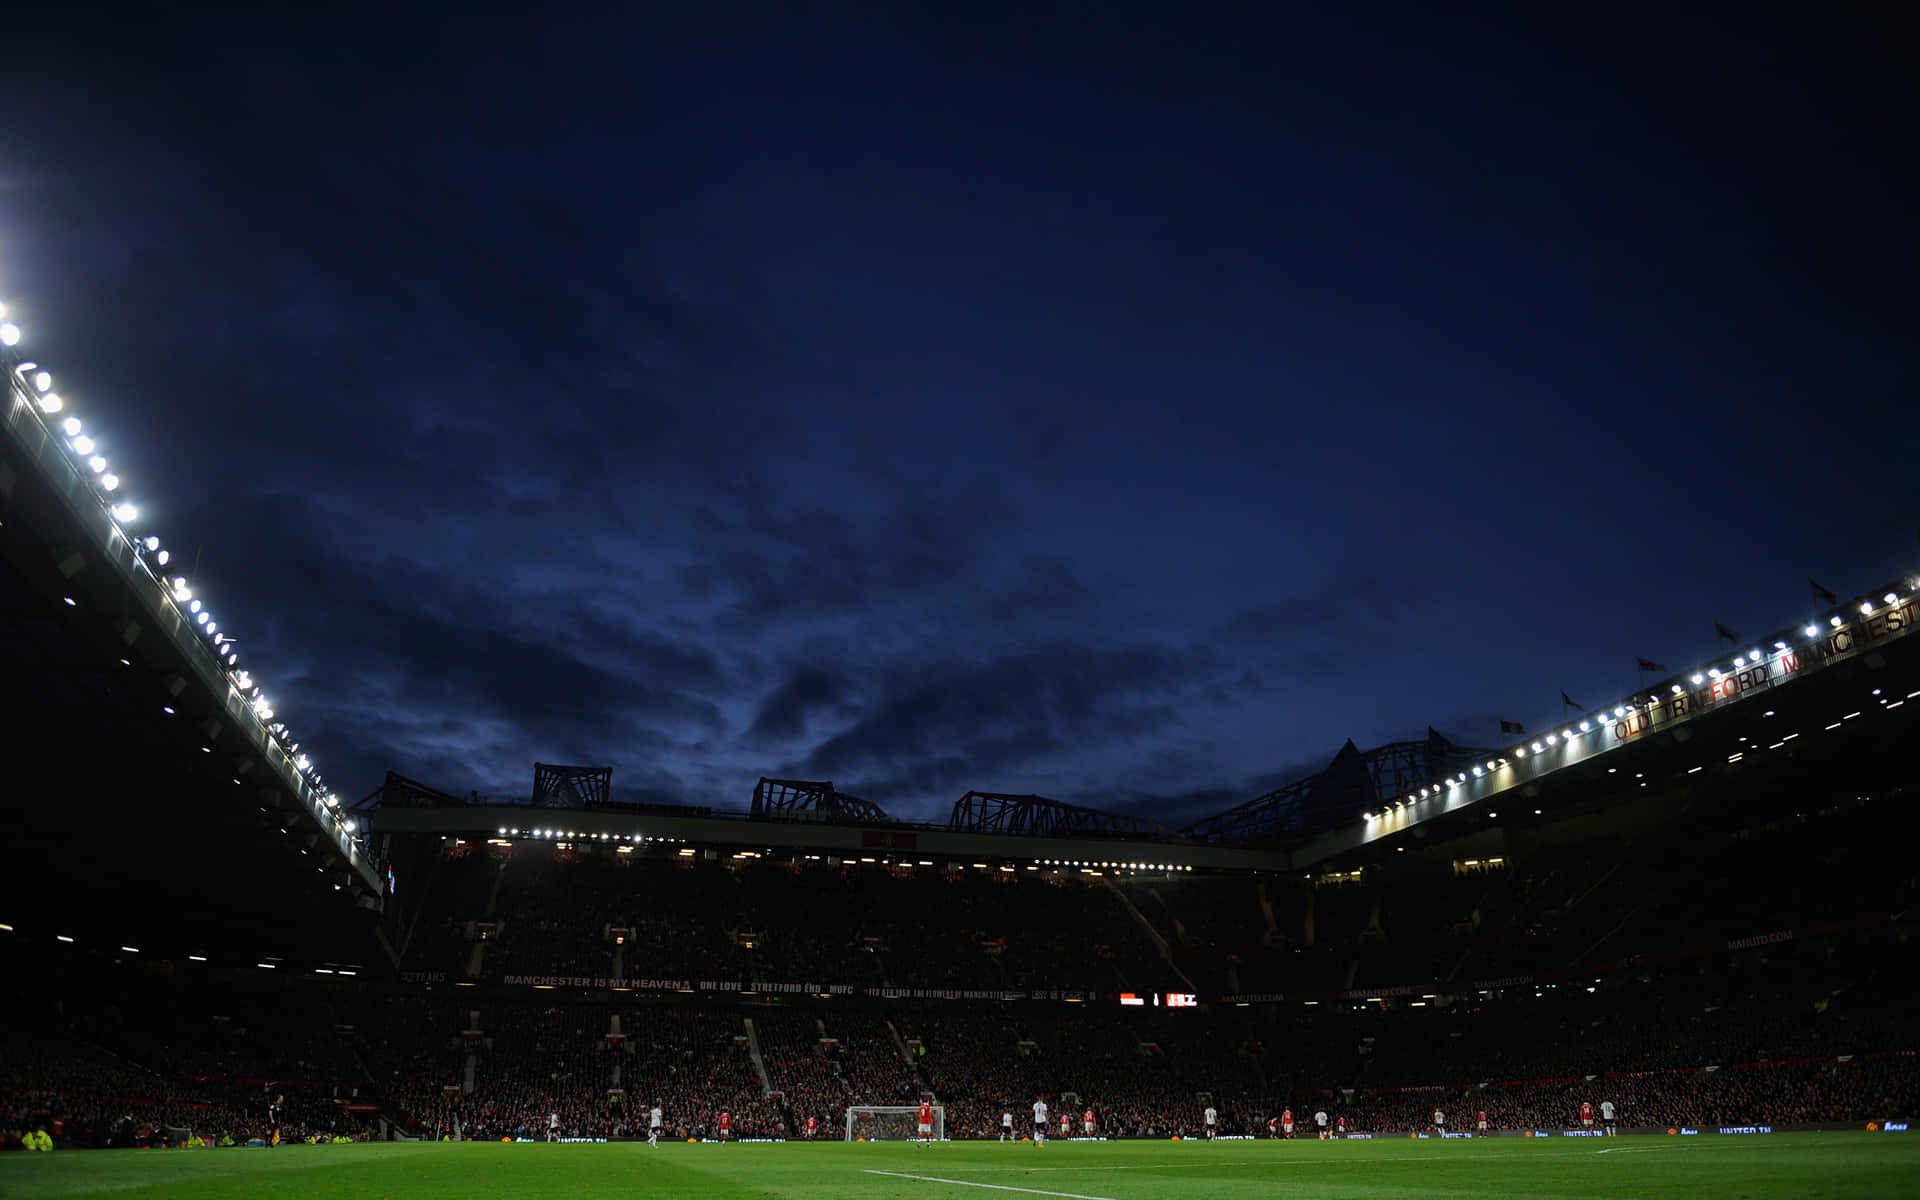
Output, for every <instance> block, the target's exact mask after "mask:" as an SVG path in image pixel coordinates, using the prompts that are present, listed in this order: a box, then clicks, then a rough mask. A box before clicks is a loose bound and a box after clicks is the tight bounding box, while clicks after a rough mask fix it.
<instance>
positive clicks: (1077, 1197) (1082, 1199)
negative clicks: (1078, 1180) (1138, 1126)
mask: <svg viewBox="0 0 1920 1200" xmlns="http://www.w3.org/2000/svg"><path fill="white" fill-rule="evenodd" d="M867 1174H869V1175H891V1176H893V1177H894V1178H895V1179H918V1180H920V1181H921V1182H922V1183H951V1184H953V1185H954V1186H955V1187H976V1188H987V1189H989V1190H990V1191H995V1192H1025V1193H1027V1194H1028V1195H1030V1196H1065V1197H1067V1198H1068V1200H1111V1197H1107V1196H1087V1195H1082V1194H1081V1193H1079V1192H1048V1191H1043V1190H1041V1189H1040V1188H1023V1187H1014V1186H1012V1185H1011V1184H1005V1183H975V1182H974V1181H973V1180H971V1179H942V1178H940V1177H939V1176H938V1175H908V1174H906V1173H905V1172H903V1171H874V1170H868V1171H867Z"/></svg>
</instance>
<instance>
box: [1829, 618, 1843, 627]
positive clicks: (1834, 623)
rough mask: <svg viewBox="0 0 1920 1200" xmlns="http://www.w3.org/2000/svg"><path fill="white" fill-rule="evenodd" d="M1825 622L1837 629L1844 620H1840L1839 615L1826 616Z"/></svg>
mask: <svg viewBox="0 0 1920 1200" xmlns="http://www.w3.org/2000/svg"><path fill="white" fill-rule="evenodd" d="M1827 624H1829V625H1831V626H1833V627H1834V628H1835V629H1838V628H1840V626H1841V625H1843V624H1845V622H1844V621H1842V620H1841V619H1840V618H1839V617H1828V618H1827Z"/></svg>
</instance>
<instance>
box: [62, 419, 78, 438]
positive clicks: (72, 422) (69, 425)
mask: <svg viewBox="0 0 1920 1200" xmlns="http://www.w3.org/2000/svg"><path fill="white" fill-rule="evenodd" d="M60 428H61V429H63V430H65V431H66V434H67V436H68V437H76V436H78V435H79V433H80V418H79V417H68V418H67V419H66V420H64V421H62V422H60Z"/></svg>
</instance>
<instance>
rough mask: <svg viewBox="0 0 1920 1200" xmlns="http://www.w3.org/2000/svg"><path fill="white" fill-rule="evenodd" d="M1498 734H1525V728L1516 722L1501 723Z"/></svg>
mask: <svg viewBox="0 0 1920 1200" xmlns="http://www.w3.org/2000/svg"><path fill="white" fill-rule="evenodd" d="M1500 732H1501V733H1518V734H1525V733H1526V732H1527V727H1526V726H1525V725H1522V724H1521V723H1520V722H1518V721H1502V722H1500Z"/></svg>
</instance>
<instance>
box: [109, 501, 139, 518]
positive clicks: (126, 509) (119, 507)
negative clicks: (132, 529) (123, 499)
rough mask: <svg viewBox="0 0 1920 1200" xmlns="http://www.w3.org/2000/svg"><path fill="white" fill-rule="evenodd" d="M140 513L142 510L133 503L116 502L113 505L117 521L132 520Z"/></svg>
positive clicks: (114, 516)
mask: <svg viewBox="0 0 1920 1200" xmlns="http://www.w3.org/2000/svg"><path fill="white" fill-rule="evenodd" d="M139 515H140V510H139V509H137V508H135V507H134V506H133V505H131V504H116V505H114V506H113V519H114V520H116V521H131V520H133V519H134V518H135V517H138V516H139Z"/></svg>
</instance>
